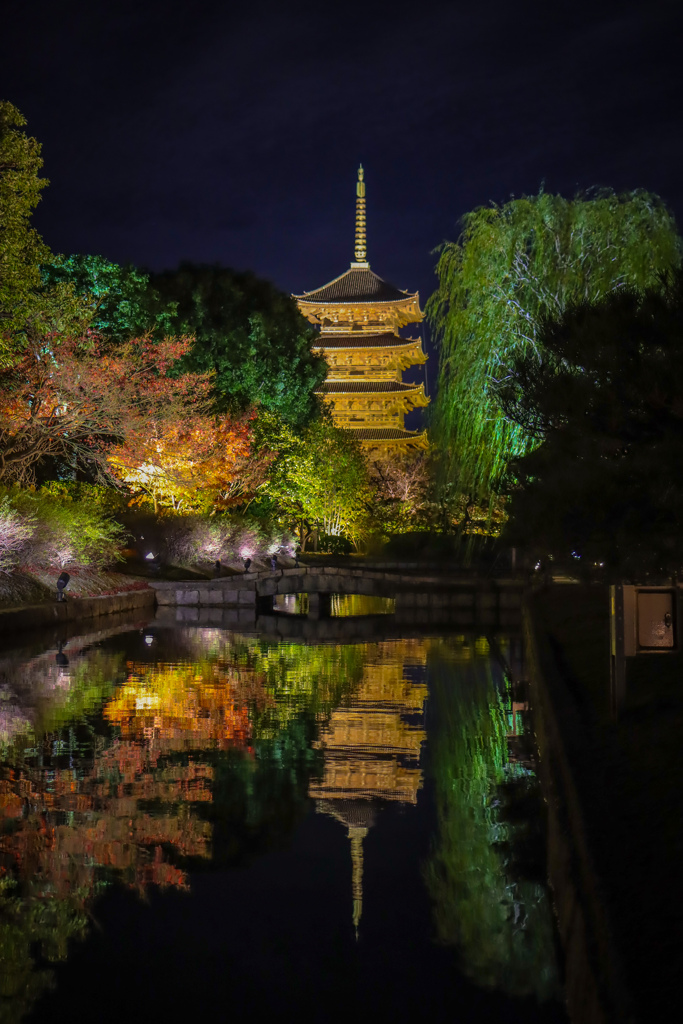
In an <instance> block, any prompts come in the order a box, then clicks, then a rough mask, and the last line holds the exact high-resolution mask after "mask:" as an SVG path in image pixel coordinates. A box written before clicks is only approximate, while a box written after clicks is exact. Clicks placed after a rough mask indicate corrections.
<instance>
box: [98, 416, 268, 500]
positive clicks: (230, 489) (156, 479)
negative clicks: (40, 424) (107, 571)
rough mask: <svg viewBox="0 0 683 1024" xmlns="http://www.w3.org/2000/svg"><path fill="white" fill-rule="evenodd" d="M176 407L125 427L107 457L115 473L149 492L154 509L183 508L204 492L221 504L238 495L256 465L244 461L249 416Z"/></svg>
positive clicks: (247, 453)
mask: <svg viewBox="0 0 683 1024" xmlns="http://www.w3.org/2000/svg"><path fill="white" fill-rule="evenodd" d="M178 412H179V414H178V415H177V416H176V417H174V418H173V419H172V420H170V421H169V419H168V417H167V416H166V415H159V416H155V417H153V418H150V419H147V420H145V421H142V422H140V423H138V424H136V425H135V427H134V428H133V429H131V430H128V431H127V433H126V437H125V441H124V442H123V443H122V444H120V445H116V446H115V447H114V448H112V449H111V450H110V452H109V454H108V456H107V461H108V463H109V465H110V466H111V467H112V468H113V470H114V472H115V473H116V475H117V476H118V477H120V479H121V480H123V481H124V482H125V483H126V484H128V485H129V486H131V487H135V488H136V489H137V490H138V491H140V492H142V493H143V494H145V495H147V496H148V497H150V498H151V499H152V501H153V502H154V510H155V512H156V511H158V510H159V507H160V506H168V507H170V508H173V509H174V510H175V511H176V512H177V511H184V510H186V509H188V508H192V507H194V506H196V505H197V503H198V502H199V503H201V500H202V498H206V497H207V496H208V497H209V499H210V500H211V501H217V502H218V503H220V504H224V505H225V504H230V502H231V499H232V500H234V499H236V498H238V497H242V496H243V494H244V493H245V491H246V490H248V489H249V485H250V483H251V482H252V479H251V478H252V477H253V476H254V469H255V468H256V467H254V466H252V465H251V464H250V460H249V456H250V454H251V434H250V419H249V418H248V417H241V418H239V419H236V420H231V419H230V418H229V417H227V416H220V417H217V416H210V415H202V416H198V415H196V414H194V413H193V412H192V410H191V409H190V410H189V411H188V409H184V410H179V411H178Z"/></svg>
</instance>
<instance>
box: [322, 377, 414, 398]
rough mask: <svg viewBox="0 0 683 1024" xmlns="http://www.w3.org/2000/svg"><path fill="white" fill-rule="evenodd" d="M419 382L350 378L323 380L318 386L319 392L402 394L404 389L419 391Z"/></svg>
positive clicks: (332, 393)
mask: <svg viewBox="0 0 683 1024" xmlns="http://www.w3.org/2000/svg"><path fill="white" fill-rule="evenodd" d="M421 387H422V385H421V384H404V383H403V381H397V380H352V381H349V382H348V383H347V382H346V381H336V380H335V381H325V383H324V384H323V385H322V386H321V387H320V388H318V389H317V390H318V393H319V394H330V395H345V394H358V393H360V392H378V391H381V392H389V393H394V394H403V392H405V391H419V389H420V388H421Z"/></svg>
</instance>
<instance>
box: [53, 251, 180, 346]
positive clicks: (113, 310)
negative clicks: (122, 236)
mask: <svg viewBox="0 0 683 1024" xmlns="http://www.w3.org/2000/svg"><path fill="white" fill-rule="evenodd" d="M41 279H42V281H43V284H44V285H46V286H55V285H60V284H66V285H71V286H72V287H73V289H74V291H75V294H76V295H77V296H79V297H80V298H81V299H82V300H83V302H84V304H85V306H86V307H87V309H88V311H89V318H90V328H91V330H93V331H95V332H96V333H97V334H98V335H99V336H100V337H101V338H105V339H106V340H107V341H109V342H111V343H112V344H114V345H117V344H120V343H123V342H127V341H130V340H131V338H140V337H142V336H143V335H145V334H152V335H153V336H154V337H156V338H157V339H159V340H162V339H163V338H164V337H166V336H168V335H171V334H173V333H174V323H173V315H174V313H175V304H174V303H170V304H168V303H164V302H162V301H161V299H160V298H159V295H158V293H157V292H156V291H155V289H154V288H152V286H151V285H150V281H149V274H147V273H145V272H144V271H142V270H140V269H138V268H137V267H134V266H133V265H132V264H127V265H126V266H121V265H120V264H118V263H112V262H110V261H109V260H107V259H105V257H104V256H84V255H78V254H75V255H71V256H57V257H55V258H53V259H52V261H51V262H49V263H47V264H44V265H43V266H42V268H41Z"/></svg>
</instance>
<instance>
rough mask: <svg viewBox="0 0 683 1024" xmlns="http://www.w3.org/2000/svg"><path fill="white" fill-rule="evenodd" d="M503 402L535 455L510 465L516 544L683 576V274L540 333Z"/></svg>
mask: <svg viewBox="0 0 683 1024" xmlns="http://www.w3.org/2000/svg"><path fill="white" fill-rule="evenodd" d="M539 342H540V346H541V351H542V353H543V354H542V355H541V356H540V358H539V357H537V356H536V355H535V354H534V353H533V352H527V353H526V354H525V355H522V356H519V357H518V358H517V359H516V360H515V362H514V365H513V367H512V369H511V373H510V376H509V379H508V381H507V382H506V384H505V385H504V386H503V387H502V388H501V401H502V404H503V407H504V409H505V410H506V413H507V415H508V417H509V419H510V421H511V422H513V423H515V424H516V425H517V426H518V428H519V429H520V430H522V431H523V432H524V434H525V435H526V436H529V437H533V438H535V439H536V440H537V443H538V442H539V441H540V442H541V443H540V444H539V446H538V447H537V448H536V449H535V450H534V451H531V452H530V453H528V454H527V455H525V456H524V457H523V458H521V459H520V460H519V461H517V462H516V463H515V464H514V471H515V477H516V486H515V487H514V488H513V491H512V500H511V504H510V517H511V518H510V522H509V524H508V536H509V538H510V539H511V540H512V541H513V542H517V543H523V544H526V545H528V546H530V547H532V548H534V549H535V550H536V551H537V552H538V553H539V554H545V555H547V554H551V555H554V556H555V557H557V558H564V559H566V560H568V561H571V560H572V556H573V558H574V560H575V562H574V564H576V565H577V567H578V566H582V565H587V566H589V567H594V566H596V565H597V566H604V569H605V571H606V572H608V573H610V572H611V573H612V574H616V575H620V574H621V575H622V576H623V575H631V576H635V577H637V576H639V575H642V574H645V575H658V574H662V573H663V574H667V575H668V574H669V573H670V572H671V571H675V570H677V569H680V567H681V566H683V534H682V532H681V523H682V522H683V482H682V481H681V469H680V467H681V464H682V463H683V397H682V396H683V275H682V274H681V273H680V272H679V273H678V274H677V275H676V276H675V277H674V278H673V280H672V281H671V282H670V283H669V284H668V286H667V287H666V289H665V291H664V292H663V293H662V292H661V291H658V290H654V289H650V290H648V291H646V292H645V293H644V294H639V293H636V292H634V291H633V290H629V291H622V292H617V293H614V294H612V295H609V296H607V297H606V298H604V299H603V300H602V302H600V303H597V304H589V303H582V304H579V305H576V306H573V307H570V309H568V310H567V311H566V312H565V314H564V315H563V316H562V317H561V318H560V319H559V320H556V321H555V320H546V321H545V322H543V324H542V325H541V330H540V332H539Z"/></svg>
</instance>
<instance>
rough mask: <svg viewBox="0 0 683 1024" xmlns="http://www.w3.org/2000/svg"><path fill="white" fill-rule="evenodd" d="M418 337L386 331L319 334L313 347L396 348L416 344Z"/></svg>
mask: <svg viewBox="0 0 683 1024" xmlns="http://www.w3.org/2000/svg"><path fill="white" fill-rule="evenodd" d="M418 343H419V339H418V338H402V337H401V336H400V335H398V334H391V333H390V332H389V331H387V332H386V333H384V334H361V333H359V332H358V331H356V332H355V333H353V334H321V335H320V341H319V342H316V343H315V345H314V347H315V348H398V347H400V346H403V345H416V344H418Z"/></svg>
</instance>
